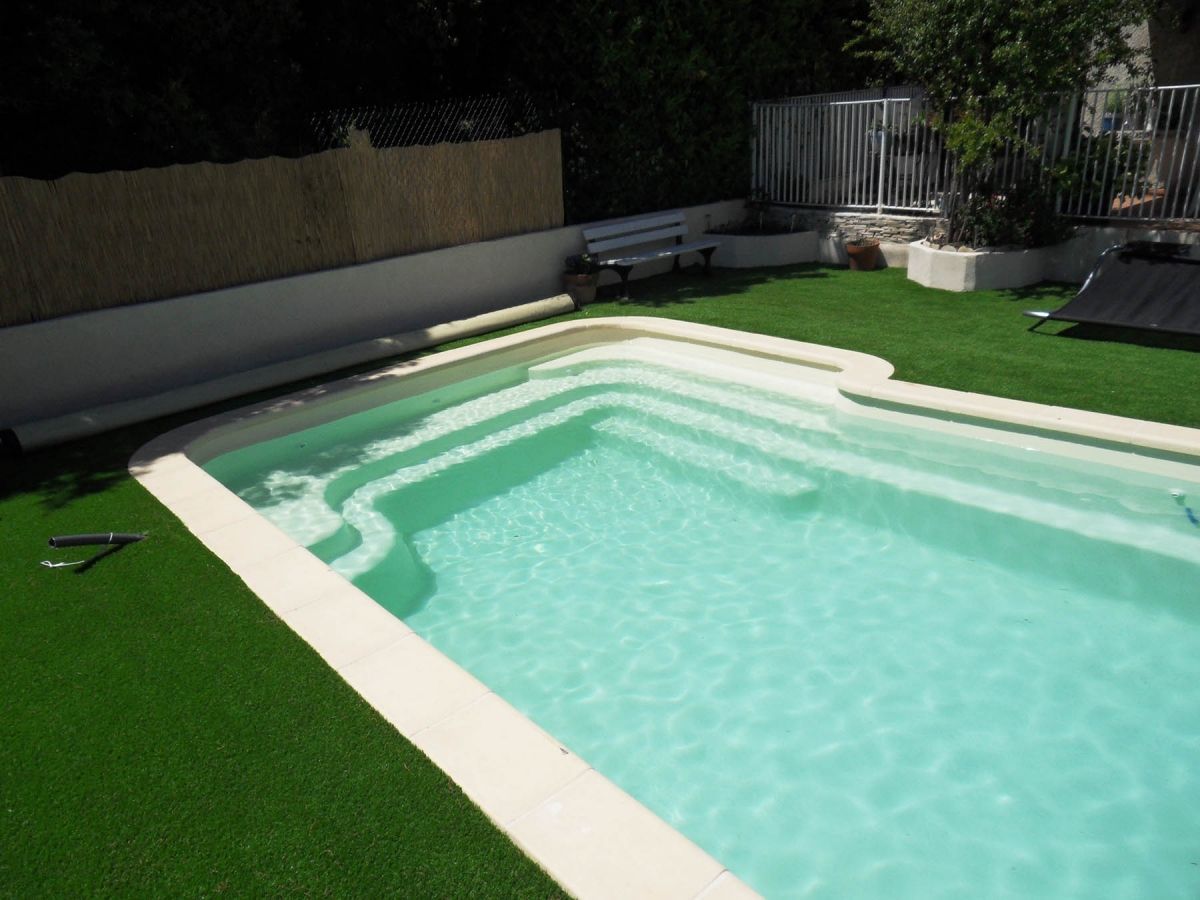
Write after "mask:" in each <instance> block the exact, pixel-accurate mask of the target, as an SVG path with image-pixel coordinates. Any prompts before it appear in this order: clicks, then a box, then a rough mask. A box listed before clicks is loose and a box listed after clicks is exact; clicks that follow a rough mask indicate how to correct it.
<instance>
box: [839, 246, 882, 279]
mask: <svg viewBox="0 0 1200 900" xmlns="http://www.w3.org/2000/svg"><path fill="white" fill-rule="evenodd" d="M846 255H847V256H848V257H849V258H850V268H851V269H854V270H855V271H857V272H870V271H871V270H872V269H875V268H878V266H879V241H877V240H875V239H873V238H872V239H870V240H862V241H847V242H846Z"/></svg>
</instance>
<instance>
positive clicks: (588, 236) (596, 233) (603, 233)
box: [583, 209, 685, 241]
mask: <svg viewBox="0 0 1200 900" xmlns="http://www.w3.org/2000/svg"><path fill="white" fill-rule="evenodd" d="M684 222H685V216H684V214H683V210H681V209H677V210H675V211H674V212H667V213H660V214H659V215H655V216H643V217H642V218H640V219H626V220H624V221H621V222H613V223H612V224H610V225H596V226H595V227H592V228H585V229H583V239H584V240H585V241H593V240H596V239H597V238H606V237H611V236H612V235H614V234H636V233H639V232H642V231H648V230H652V229H654V228H660V227H663V226H668V225H682V224H684Z"/></svg>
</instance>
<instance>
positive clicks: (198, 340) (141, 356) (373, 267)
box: [0, 200, 742, 446]
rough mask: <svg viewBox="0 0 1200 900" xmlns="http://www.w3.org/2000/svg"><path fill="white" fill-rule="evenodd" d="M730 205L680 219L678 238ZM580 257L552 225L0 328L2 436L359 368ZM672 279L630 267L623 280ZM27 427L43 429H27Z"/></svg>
mask: <svg viewBox="0 0 1200 900" xmlns="http://www.w3.org/2000/svg"><path fill="white" fill-rule="evenodd" d="M741 208H742V202H741V201H740V200H735V201H728V202H723V203H714V204H707V205H704V206H698V207H693V208H690V209H688V210H687V215H688V226H689V229H690V230H691V231H692V232H693V233H696V234H699V233H700V232H702V231H703V230H704V226H705V223H706V221H709V220H717V221H719V220H722V219H724V218H727V217H732V216H735V215H737V214H738V212H740V210H741ZM706 216H707V217H708V218H707V219H706ZM583 248H584V242H583V236H582V233H581V230H580V226H571V227H567V228H555V229H550V230H548V231H540V232H535V233H533V234H526V235H519V236H516V237H509V238H502V239H500V240H494V241H484V242H481V243H475V244H466V245H463V246H459V247H451V248H448V249H444V250H435V251H431V252H428V253H415V254H412V255H409V256H401V257H396V258H393V259H386V260H379V261H377V262H371V263H366V264H363V265H357V266H350V267H347V268H342V269H332V270H327V271H324V272H316V273H313V274H308V275H298V276H294V277H290V278H281V279H277V280H274V281H265V282H259V283H255V284H247V285H241V286H238V287H233V288H226V289H223V290H219V291H211V292H208V293H204V294H194V295H189V296H184V297H176V298H172V299H169V300H160V301H157V302H153V303H141V304H137V305H133V306H124V307H117V308H113V309H106V310H101V311H98V312H91V313H82V314H79V315H73V316H64V317H62V318H58V319H51V320H48V321H45V322H36V323H34V324H31V325H19V326H12V327H9V328H3V329H0V429H14V430H15V431H16V433H17V435H18V437H20V436H21V435H22V433H23V432H24V433H25V434H26V435H27V437H29V436H32V437H30V439H29V440H26V441H23V443H26V444H27V445H28V446H35V445H37V444H38V443H46V442H49V441H52V440H65V439H68V438H70V437H73V436H78V435H82V434H86V433H89V432H92V431H99V430H102V429H104V428H112V427H116V426H117V425H120V424H125V423H127V422H130V421H136V420H138V419H139V418H150V417H152V416H156V415H162V414H164V413H166V412H171V411H177V410H180V409H186V408H188V407H190V406H195V405H198V404H200V403H206V402H212V401H215V400H218V399H223V398H225V397H231V396H236V395H237V394H239V393H244V392H245V391H248V390H256V389H261V388H264V387H269V386H273V385H276V384H282V383H286V382H287V381H290V380H294V379H296V378H299V377H304V376H305V375H311V374H315V371H309V369H311V366H299V367H298V366H296V365H291V363H295V362H298V361H301V360H306V359H308V360H311V359H314V358H315V360H316V364H317V365H318V366H320V365H325V364H326V363H328V365H327V366H326V368H325V369H324V371H328V370H329V369H331V368H336V367H337V366H339V365H342V366H344V365H349V364H351V363H353V362H356V361H357V362H361V361H363V359H354V358H351V357H350V356H347V355H346V354H345V353H342V352H341V351H342V350H344V349H345V348H355V349H356V352H357V353H358V354H362V353H366V354H368V356H367V357H366V358H370V355H372V354H373V355H374V356H375V357H376V358H379V357H383V356H387V355H390V354H394V353H396V352H400V351H402V350H411V349H417V348H418V347H420V346H429V345H431V344H432V343H436V342H438V341H440V340H445V339H447V336H446V332H444V331H443V332H441V334H440V336H437V335H426V336H425V338H426V339H425V340H424V341H422V332H425V331H427V330H429V329H431V328H433V326H437V325H439V324H442V323H447V322H455V321H461V320H467V319H471V318H473V317H476V316H480V315H483V314H488V313H494V312H497V311H500V310H505V309H509V308H511V307H515V306H519V305H523V304H527V303H529V302H530V301H537V300H541V299H543V298H549V297H553V296H555V295H559V294H561V292H562V285H561V281H560V276H561V273H562V261H563V258H564V257H565V256H567V255H569V254H571V253H578V252H580V251H582V250H583ZM669 268H670V262H669V261H668V262H665V263H661V264H654V265H644V266H639V267H638V268H637V269H636V270H635V271H634V276H633V277H634V278H638V279H640V278H645V277H648V276H650V275H653V274H656V273H657V272H659V271H664V270H666V269H669ZM608 279H612V280H616V276H615V275H612V274H611V273H607V274H606V281H607V280H608ZM602 283H604V282H602ZM560 307H561V304H560ZM560 307H554V306H551V307H546V308H544V309H543V311H542V312H541V314H542V315H547V314H553V313H551V312H546V311H545V309H557V308H560ZM489 321H492V322H493V325H492V327H501V324H502V320H500V319H493V320H489ZM396 336H401V337H396ZM389 338H394V339H389ZM380 339H388V340H380ZM321 370H322V369H320V368H318V369H317V370H316V371H321ZM239 374H241V375H244V376H246V377H236V376H238V375H239ZM206 386H207V387H206ZM139 399H145V400H147V403H145V404H144V406H145V409H144V410H139V403H138V401H139ZM151 399H152V400H153V402H149V401H150V400H151ZM97 408H101V409H105V408H107V410H108V413H110V415H107V416H105V415H103V414H101V415H96V414H95V413H94V411H95V410H96V409H97ZM139 413H141V414H139ZM38 422H48V423H50V427H46V428H41V429H37V428H31V427H30V426H31V425H32V424H33V423H38Z"/></svg>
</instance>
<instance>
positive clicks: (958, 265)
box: [908, 241, 1058, 291]
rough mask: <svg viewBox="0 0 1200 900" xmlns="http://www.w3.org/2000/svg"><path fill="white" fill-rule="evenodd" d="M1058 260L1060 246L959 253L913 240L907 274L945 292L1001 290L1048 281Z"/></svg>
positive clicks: (909, 250) (920, 282)
mask: <svg viewBox="0 0 1200 900" xmlns="http://www.w3.org/2000/svg"><path fill="white" fill-rule="evenodd" d="M1057 259H1058V247H1038V248H1037V249H1035V250H989V251H978V250H972V251H970V252H969V253H959V252H957V251H955V250H938V249H937V248H935V247H930V246H928V245H927V244H925V243H923V242H921V241H914V242H913V243H911V244H909V245H908V277H909V278H910V279H912V280H913V281H915V282H917V283H918V284H923V285H925V286H926V287H932V288H939V289H941V290H943V291H991V290H1002V289H1004V288H1016V287H1025V286H1026V285H1029V284H1037V283H1038V282H1039V281H1043V280H1045V279H1046V278H1048V277H1050V272H1051V270H1052V268H1053V267H1054V265H1055V263H1056V261H1057Z"/></svg>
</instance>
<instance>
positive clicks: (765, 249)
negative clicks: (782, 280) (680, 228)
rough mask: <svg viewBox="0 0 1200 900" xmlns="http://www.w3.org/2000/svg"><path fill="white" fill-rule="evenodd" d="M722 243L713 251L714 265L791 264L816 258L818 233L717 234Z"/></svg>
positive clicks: (748, 267)
mask: <svg viewBox="0 0 1200 900" xmlns="http://www.w3.org/2000/svg"><path fill="white" fill-rule="evenodd" d="M712 237H714V238H716V239H717V240H719V241H720V242H721V246H720V247H718V248H717V249H716V251H714V252H713V255H712V264H713V266H715V267H717V268H721V269H753V268H757V267H759V266H789V265H796V264H797V263H809V262H816V261H817V252H818V251H817V233H816V232H815V231H794V232H790V233H784V234H755V235H744V234H716V235H712Z"/></svg>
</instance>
